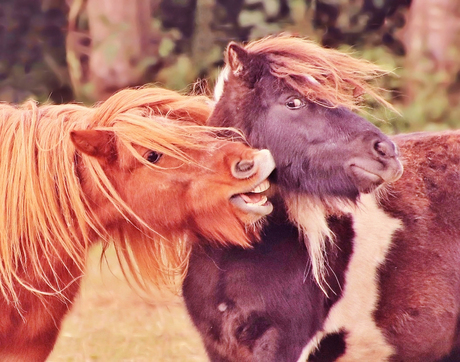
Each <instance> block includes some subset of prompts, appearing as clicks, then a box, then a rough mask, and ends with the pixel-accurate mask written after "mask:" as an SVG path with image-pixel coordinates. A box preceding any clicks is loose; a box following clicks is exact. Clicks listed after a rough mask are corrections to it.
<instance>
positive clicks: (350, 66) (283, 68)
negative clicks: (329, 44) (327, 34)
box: [245, 34, 393, 109]
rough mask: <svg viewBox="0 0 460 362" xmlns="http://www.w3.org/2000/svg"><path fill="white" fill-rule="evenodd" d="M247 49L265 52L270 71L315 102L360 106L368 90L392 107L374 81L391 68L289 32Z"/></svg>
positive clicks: (374, 96) (246, 47)
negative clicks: (324, 46) (385, 69)
mask: <svg viewBox="0 0 460 362" xmlns="http://www.w3.org/2000/svg"><path fill="white" fill-rule="evenodd" d="M245 49H246V50H247V51H248V52H249V53H250V54H259V55H264V56H266V57H267V59H268V60H269V62H270V70H271V74H272V75H273V76H275V77H278V78H281V79H283V80H284V81H285V82H286V83H287V84H288V85H290V86H291V87H292V88H294V89H295V90H297V91H298V92H299V93H300V94H303V95H304V96H305V97H306V98H307V99H308V100H310V101H312V102H315V103H319V104H321V105H323V106H327V107H331V105H332V106H333V107H335V106H343V107H346V108H349V109H357V108H359V105H360V103H361V102H362V97H361V96H362V95H363V94H367V95H369V96H370V97H372V98H374V99H375V100H377V101H378V102H379V103H381V104H383V105H384V106H386V107H389V108H391V109H393V106H392V105H391V104H390V103H388V102H387V101H386V100H385V99H384V98H383V97H382V96H381V93H382V89H380V88H378V87H376V86H374V85H372V84H371V81H372V80H374V79H376V78H379V77H381V76H383V75H385V74H388V73H390V72H388V71H384V70H382V69H381V68H380V67H378V66H377V65H375V64H373V63H371V62H369V61H367V60H364V59H357V58H354V57H352V56H351V55H349V54H346V53H343V52H340V51H337V50H334V49H327V48H323V47H321V46H320V45H318V44H317V43H315V42H313V41H311V40H308V39H304V38H299V37H294V36H291V35H287V34H281V35H278V36H271V37H266V38H263V39H261V40H258V41H254V42H250V43H248V44H247V45H246V46H245ZM310 77H313V78H314V80H316V82H315V81H312V80H311V78H310Z"/></svg>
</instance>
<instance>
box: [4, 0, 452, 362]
mask: <svg viewBox="0 0 460 362" xmlns="http://www.w3.org/2000/svg"><path fill="white" fill-rule="evenodd" d="M280 32H290V33H292V34H295V35H301V36H304V37H308V38H311V39H313V40H316V41H317V42H319V43H321V44H323V45H324V46H327V47H332V48H338V49H341V50H344V51H348V52H353V53H354V55H355V56H357V57H363V58H366V59H369V60H371V61H373V62H376V63H378V64H379V65H381V66H382V67H383V68H384V69H387V70H389V71H393V75H391V76H387V77H385V78H383V79H381V80H380V81H381V84H380V85H381V86H382V87H383V88H385V89H387V90H388V91H387V92H386V93H385V94H386V97H387V100H389V101H390V102H391V103H392V104H393V105H394V106H395V107H396V108H397V109H398V110H399V114H396V113H393V112H389V111H387V110H384V109H381V108H378V106H377V105H376V104H373V103H369V104H368V108H367V110H366V114H365V115H366V116H367V117H368V118H370V119H371V120H372V121H374V122H375V123H376V124H377V125H378V126H379V127H381V128H382V129H383V130H384V131H385V132H387V133H400V132H410V131H421V130H442V129H448V128H460V104H459V103H460V102H459V101H460V0H412V1H411V0H348V1H345V0H316V1H313V0H0V101H7V102H13V103H20V102H23V101H24V100H26V99H28V98H34V99H36V100H38V101H40V102H52V103H63V102H73V101H77V102H84V103H86V104H92V103H94V102H96V101H99V100H104V99H105V98H107V97H108V96H109V95H110V94H112V93H113V92H114V91H116V90H118V89H120V88H124V87H128V86H135V85H141V84H145V83H154V84H157V85H160V86H163V87H166V88H170V89H174V90H180V91H185V92H187V91H190V90H191V84H193V83H195V82H196V81H197V80H198V79H201V85H204V86H206V85H208V87H209V89H212V85H213V81H214V79H215V78H216V76H217V74H218V72H219V69H220V68H221V67H222V65H223V50H224V49H225V46H226V45H227V44H228V42H229V41H231V40H236V41H243V42H244V41H248V40H252V39H257V38H260V37H263V36H267V35H269V34H276V33H280ZM99 255H100V251H98V250H95V251H94V252H93V255H92V257H91V258H90V260H89V269H88V275H87V277H86V278H85V282H84V285H83V290H82V294H81V297H80V298H79V300H78V301H77V303H76V305H75V308H74V310H73V311H72V313H71V315H70V316H69V317H68V318H67V319H66V322H65V325H64V330H63V331H62V333H61V336H60V339H59V342H58V344H57V346H56V349H55V351H54V353H53V355H52V356H51V358H50V360H51V361H160V362H163V361H164V362H167V361H205V360H206V359H205V354H204V352H203V348H202V346H201V344H200V341H199V338H198V336H197V334H196V333H195V332H194V330H193V328H192V327H191V323H190V321H189V320H188V318H187V316H186V314H185V312H184V309H183V306H182V302H181V300H180V298H179V297H178V296H176V295H173V294H168V293H163V294H160V293H159V294H158V295H155V296H149V297H141V296H139V295H137V294H136V293H135V292H133V291H131V289H130V288H129V287H128V286H127V285H126V283H125V282H124V281H123V278H122V277H121V274H120V273H119V270H118V269H117V267H116V263H111V258H112V257H111V254H110V253H109V255H108V259H109V264H110V265H111V266H110V267H107V266H106V265H105V264H103V266H100V264H99V260H98V257H99ZM112 264H113V265H112Z"/></svg>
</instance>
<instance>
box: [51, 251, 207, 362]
mask: <svg viewBox="0 0 460 362" xmlns="http://www.w3.org/2000/svg"><path fill="white" fill-rule="evenodd" d="M99 256H100V249H99V248H95V250H93V251H92V252H91V254H90V257H89V260H88V270H87V275H86V276H85V278H84V280H83V283H82V290H81V293H80V296H79V298H78V299H77V300H76V302H75V304H74V307H73V309H72V311H71V312H70V313H69V314H68V315H67V317H66V319H65V320H64V324H63V328H62V330H61V333H60V335H59V339H58V341H57V344H56V346H55V348H54V350H53V353H52V354H51V356H50V357H49V360H48V361H49V362H93V361H98V362H105V361H107V362H117V361H126V362H128V361H129V362H176V361H177V362H178V361H181V362H182V361H188V362H189V361H190V362H205V361H207V358H206V354H205V352H204V348H203V346H202V344H201V340H200V338H199V335H198V333H197V332H196V331H195V329H194V328H193V326H192V323H191V321H190V320H189V317H188V315H187V313H186V311H185V307H184V305H183V302H182V300H181V298H180V297H178V296H175V295H173V294H172V293H170V292H160V291H158V293H155V295H152V296H150V297H149V298H148V299H147V298H145V297H144V298H142V297H141V296H140V295H139V294H136V292H134V291H132V289H131V288H130V287H129V286H128V284H127V283H126V281H125V280H124V279H123V276H122V274H121V270H120V269H119V267H117V264H116V257H115V255H114V253H113V252H109V253H108V261H109V265H110V269H109V267H107V266H106V265H105V263H103V265H102V268H101V266H100V263H99Z"/></svg>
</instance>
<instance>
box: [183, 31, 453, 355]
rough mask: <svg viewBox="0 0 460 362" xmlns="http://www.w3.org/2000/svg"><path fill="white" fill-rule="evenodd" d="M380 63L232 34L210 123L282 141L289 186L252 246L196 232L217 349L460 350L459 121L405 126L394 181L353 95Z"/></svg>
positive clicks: (210, 346)
mask: <svg viewBox="0 0 460 362" xmlns="http://www.w3.org/2000/svg"><path fill="white" fill-rule="evenodd" d="M379 74H381V73H379V71H378V70H377V68H375V66H374V65H372V64H369V63H368V62H365V61H362V60H357V59H353V58H351V57H350V56H347V55H345V54H343V53H340V52H338V51H335V50H328V49H323V48H321V47H320V46H318V45H316V44H314V43H312V42H310V41H307V40H304V39H299V38H294V37H289V36H279V37H272V38H266V39H262V40H260V41H257V42H253V43H249V44H247V45H246V46H244V47H242V46H240V45H237V44H235V43H232V44H230V45H229V46H228V49H227V66H226V68H225V69H224V71H223V72H222V76H221V77H220V80H219V82H218V84H217V86H216V90H217V96H218V102H217V105H216V108H215V110H214V112H213V115H212V116H211V119H210V120H211V121H210V124H212V125H221V126H222V125H224V126H236V127H238V128H239V129H241V130H242V131H243V132H244V133H246V135H247V138H248V140H249V143H250V144H251V145H253V146H256V147H264V148H268V149H269V150H270V151H271V152H272V154H273V157H274V158H275V161H276V164H277V171H276V181H277V185H278V187H279V190H280V195H281V200H278V201H276V202H277V204H276V205H275V211H276V210H278V211H276V212H275V213H274V214H273V216H270V217H269V221H270V222H269V223H268V224H266V225H265V227H264V229H263V231H262V241H263V242H262V243H261V244H257V245H256V246H255V247H254V249H251V250H243V249H241V248H239V247H230V248H210V247H207V248H201V247H196V248H194V251H193V253H192V258H191V262H190V267H189V270H188V275H187V277H186V279H185V281H184V286H183V291H184V297H185V301H186V304H187V307H188V310H189V313H190V315H191V317H192V320H193V322H194V323H195V325H196V326H197V328H198V329H199V331H200V333H201V335H202V337H203V341H204V343H205V346H206V349H207V352H208V355H209V357H210V359H211V360H212V361H238V362H241V361H277V362H282V361H297V360H298V361H303V362H305V361H307V360H308V361H407V362H409V361H410V362H416V361H420V362H422V361H437V360H441V359H442V358H446V361H447V360H451V361H458V360H459V357H458V356H459V352H460V351H459V346H460V337H459V332H460V327H459V326H460V323H459V313H460V268H459V265H460V242H459V240H458V235H459V234H460V222H459V220H460V215H459V210H460V184H459V182H460V177H459V175H460V157H459V155H460V132H458V131H456V132H445V133H437V134H412V135H403V136H396V137H394V138H393V141H394V142H395V143H396V144H397V145H398V146H399V149H400V152H401V155H402V158H403V160H404V169H405V172H404V174H403V175H402V177H401V178H400V179H399V180H398V181H396V180H397V179H398V177H399V176H401V168H398V166H397V162H396V161H395V159H394V158H392V157H391V156H394V155H395V153H394V152H393V153H391V150H392V148H391V146H390V145H391V143H390V141H389V140H387V139H385V138H384V137H383V136H381V135H379V136H376V135H377V134H378V133H376V131H373V132H375V133H372V136H369V130H373V129H372V128H369V126H368V125H366V123H364V122H363V120H362V119H360V118H359V117H358V116H357V115H356V114H354V113H352V112H351V111H350V110H352V109H356V104H357V103H356V101H357V100H359V98H358V96H359V95H360V94H362V93H363V92H364V93H368V94H370V95H371V96H374V98H377V100H378V99H379V97H378V95H377V97H376V92H375V89H373V88H370V87H369V86H368V85H367V84H366V82H365V80H368V79H371V78H372V77H373V76H376V75H379ZM236 105H238V107H237V106H236ZM360 132H361V133H360ZM376 139H377V140H378V141H377V142H376ZM366 140H369V142H368V143H367V146H366V143H365V142H364V141H366ZM366 147H367V148H366ZM389 171H390V172H389ZM395 181H396V182H395ZM378 185H380V187H379V188H377V189H376V187H377V186H378ZM283 209H285V210H283ZM287 219H290V220H291V221H292V222H287ZM299 238H301V239H303V240H304V241H305V245H303V244H301V243H299ZM201 275H208V278H209V279H207V280H206V281H205V282H204V281H203V280H202V279H200V276H201ZM197 290H200V293H198V292H197ZM449 354H450V356H449ZM449 358H450V359H449Z"/></svg>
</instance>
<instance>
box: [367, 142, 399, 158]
mask: <svg viewBox="0 0 460 362" xmlns="http://www.w3.org/2000/svg"><path fill="white" fill-rule="evenodd" d="M373 149H374V153H375V155H376V156H377V157H382V158H393V157H397V156H398V149H397V148H396V145H395V144H394V143H393V142H391V141H386V140H385V141H381V140H375V141H374V142H373Z"/></svg>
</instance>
